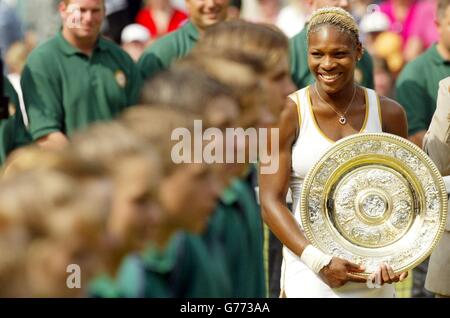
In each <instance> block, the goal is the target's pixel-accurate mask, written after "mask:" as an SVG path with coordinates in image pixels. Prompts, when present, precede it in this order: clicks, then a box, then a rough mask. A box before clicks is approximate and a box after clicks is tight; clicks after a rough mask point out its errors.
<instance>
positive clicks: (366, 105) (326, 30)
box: [260, 7, 407, 297]
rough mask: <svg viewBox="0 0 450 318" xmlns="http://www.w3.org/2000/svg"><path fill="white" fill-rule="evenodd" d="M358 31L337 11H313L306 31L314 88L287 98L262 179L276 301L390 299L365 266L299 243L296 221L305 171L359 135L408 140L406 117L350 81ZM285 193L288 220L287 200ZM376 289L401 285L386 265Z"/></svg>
mask: <svg viewBox="0 0 450 318" xmlns="http://www.w3.org/2000/svg"><path fill="white" fill-rule="evenodd" d="M358 33H359V32H358V27H357V25H356V22H355V21H354V19H353V18H352V16H351V15H350V14H348V13H347V12H346V11H345V10H343V9H340V8H334V7H333V8H324V9H319V10H317V11H315V12H314V13H313V14H312V16H311V19H310V22H309V25H308V46H309V48H308V65H309V68H310V70H311V73H312V74H313V75H314V77H315V79H316V82H315V83H314V84H313V85H311V86H308V87H305V88H303V89H301V90H299V91H297V92H295V93H293V94H291V95H290V96H289V98H288V101H287V105H286V107H285V108H284V110H283V112H282V114H281V120H280V122H279V129H280V149H279V167H280V168H279V170H278V172H276V173H275V174H272V175H263V174H261V175H260V196H261V203H262V207H263V217H264V221H265V222H266V223H267V224H268V225H269V227H270V228H271V230H272V231H273V232H274V234H275V235H276V236H277V237H278V238H279V239H280V241H281V242H282V243H283V244H284V250H283V256H284V261H283V266H282V279H281V286H282V295H284V296H287V297H392V296H393V295H394V288H393V287H392V286H387V285H385V286H384V287H383V288H380V289H373V288H369V287H368V286H370V284H368V285H366V284H365V283H366V279H364V278H361V277H359V276H357V275H355V272H356V273H357V272H364V266H363V265H364V264H354V263H351V262H349V261H347V260H344V259H341V258H337V257H332V256H331V255H325V254H324V253H323V252H321V251H319V250H318V249H316V248H315V247H313V246H312V245H311V244H310V243H309V242H308V240H307V239H306V238H305V236H304V234H303V230H302V224H301V221H300V189H301V187H302V184H303V181H304V179H305V177H306V174H307V173H308V171H309V170H310V168H311V167H312V166H313V165H314V164H315V163H316V162H317V161H318V160H319V159H320V158H321V157H322V155H323V154H324V153H325V152H326V151H327V150H328V149H329V148H330V147H332V146H333V145H334V143H335V142H336V141H338V140H340V139H342V138H344V137H346V136H349V135H353V134H356V133H365V132H388V133H392V134H396V135H399V136H401V137H406V131H407V124H406V117H405V114H404V111H403V110H402V108H401V106H400V105H398V104H397V103H396V102H394V101H392V100H390V99H388V98H385V97H381V96H377V94H376V93H375V92H374V91H373V90H371V89H368V88H365V87H361V86H358V85H357V84H356V83H355V79H354V73H355V68H356V63H357V61H358V60H359V59H360V58H361V56H362V54H363V51H362V47H361V43H360V41H359V34H358ZM289 187H290V188H291V192H292V200H293V212H294V215H292V213H291V212H290V211H289V210H288V208H287V206H286V203H285V199H286V194H287V191H288V188H289ZM377 275H378V277H380V279H381V281H382V283H383V284H384V283H388V284H390V283H394V282H398V281H399V280H403V279H404V278H405V277H406V275H407V274H406V273H402V274H395V273H394V272H393V270H392V268H391V267H390V266H389V265H386V264H380V267H379V270H378V273H377Z"/></svg>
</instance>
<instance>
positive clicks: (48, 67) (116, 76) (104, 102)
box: [21, 0, 140, 149]
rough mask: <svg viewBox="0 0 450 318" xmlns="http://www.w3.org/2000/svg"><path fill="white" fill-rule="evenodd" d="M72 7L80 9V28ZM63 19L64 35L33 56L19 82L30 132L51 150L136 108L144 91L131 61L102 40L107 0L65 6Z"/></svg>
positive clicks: (72, 0) (74, 1) (78, 1)
mask: <svg viewBox="0 0 450 318" xmlns="http://www.w3.org/2000/svg"><path fill="white" fill-rule="evenodd" d="M71 4H75V5H78V6H80V8H79V21H77V22H78V23H79V27H74V26H73V21H72V18H73V13H72V12H71V11H70V5H71ZM60 16H61V18H62V20H63V22H64V23H63V25H64V26H63V28H62V30H61V32H59V33H57V34H56V36H55V37H53V38H52V39H51V40H50V41H48V42H46V43H44V44H43V45H41V46H39V47H38V48H37V49H35V50H34V51H33V52H32V53H31V54H30V56H29V58H28V60H27V64H26V66H25V68H24V71H23V74H22V79H21V85H22V89H23V96H24V101H25V106H26V109H27V112H28V118H29V120H30V133H31V134H32V137H33V139H34V140H37V142H38V144H39V145H41V146H43V147H48V148H52V149H54V148H60V147H64V146H65V145H66V144H67V142H68V136H70V135H72V133H73V132H74V131H75V130H77V129H80V128H84V127H86V126H88V125H89V124H91V123H92V122H95V121H104V120H110V119H112V118H113V117H115V116H116V115H117V114H118V113H120V112H121V111H122V110H123V109H124V108H126V107H128V106H130V105H134V104H135V103H136V102H137V99H138V96H139V92H140V77H139V74H138V70H137V67H136V66H135V63H134V62H133V60H132V59H131V58H130V57H129V56H128V54H127V53H125V52H124V51H123V50H122V49H121V48H120V47H118V46H117V45H116V44H114V43H112V42H111V41H108V40H106V39H104V38H102V37H101V36H100V28H101V25H102V22H103V20H104V17H105V12H104V7H103V0H67V1H64V2H61V5H60Z"/></svg>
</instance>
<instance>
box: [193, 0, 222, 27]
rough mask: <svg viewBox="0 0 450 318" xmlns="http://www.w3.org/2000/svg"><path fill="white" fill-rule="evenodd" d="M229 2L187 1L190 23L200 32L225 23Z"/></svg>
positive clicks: (210, 0) (209, 0) (216, 0)
mask: <svg viewBox="0 0 450 318" xmlns="http://www.w3.org/2000/svg"><path fill="white" fill-rule="evenodd" d="M229 2H230V1H229V0H186V8H187V11H188V13H189V17H190V21H191V22H192V23H193V24H194V25H195V26H196V27H197V28H198V29H199V30H200V31H204V30H206V29H207V28H208V27H210V26H212V25H214V24H216V23H219V22H222V21H225V19H226V18H227V10H228V4H229Z"/></svg>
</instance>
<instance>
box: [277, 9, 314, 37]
mask: <svg viewBox="0 0 450 318" xmlns="http://www.w3.org/2000/svg"><path fill="white" fill-rule="evenodd" d="M306 16H307V9H306V5H305V3H304V1H303V0H290V3H289V4H288V5H287V6H285V7H284V8H282V9H281V10H280V14H279V15H278V18H277V21H276V25H277V26H278V27H279V28H280V29H281V31H283V32H284V34H286V36H287V37H289V38H291V37H293V36H294V35H296V34H297V33H298V32H300V31H301V30H302V29H303V27H304V25H305V23H306Z"/></svg>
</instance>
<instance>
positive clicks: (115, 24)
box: [103, 0, 142, 43]
mask: <svg viewBox="0 0 450 318" xmlns="http://www.w3.org/2000/svg"><path fill="white" fill-rule="evenodd" d="M141 6H142V0H105V9H106V21H105V25H104V29H103V34H104V35H105V36H107V37H108V38H110V39H112V40H113V41H114V42H116V43H120V36H121V33H122V30H123V29H124V28H125V27H126V26H127V25H128V24H131V23H133V22H134V20H135V17H136V14H137V11H138V10H139V9H140V8H141Z"/></svg>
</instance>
